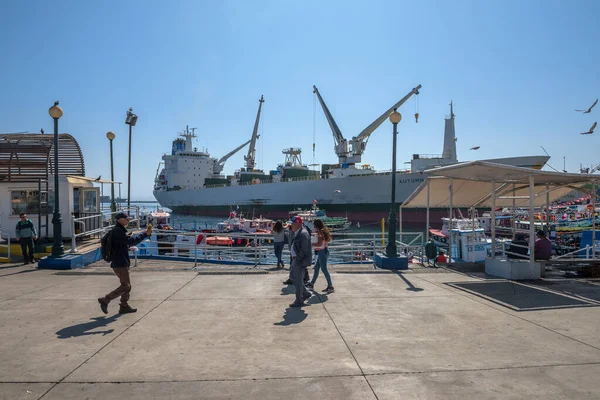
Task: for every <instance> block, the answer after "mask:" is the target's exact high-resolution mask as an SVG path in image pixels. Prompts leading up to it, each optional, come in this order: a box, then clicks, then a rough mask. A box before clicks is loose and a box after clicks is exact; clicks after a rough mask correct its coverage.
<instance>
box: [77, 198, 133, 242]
mask: <svg viewBox="0 0 600 400" xmlns="http://www.w3.org/2000/svg"><path fill="white" fill-rule="evenodd" d="M132 211H133V212H132ZM120 212H126V213H127V215H129V216H131V217H132V219H131V221H130V224H131V223H136V227H137V228H139V227H140V208H139V207H131V208H124V209H123V210H121V211H115V212H111V211H102V212H99V213H97V214H94V215H88V216H86V217H80V218H71V251H70V252H71V253H77V238H81V237H85V236H94V235H101V234H103V233H104V232H105V231H106V230H108V229H111V228H112V227H113V226H115V224H114V216H115V215H116V214H118V213H120ZM89 221H94V222H98V221H99V222H100V225H101V226H100V227H98V228H94V229H90V230H87V229H86V222H87V223H89ZM96 225H98V224H96ZM77 227H80V228H81V229H80V230H79V233H76V230H75V229H76V228H77Z"/></svg>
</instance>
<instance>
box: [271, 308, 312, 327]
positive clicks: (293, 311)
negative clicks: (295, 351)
mask: <svg viewBox="0 0 600 400" xmlns="http://www.w3.org/2000/svg"><path fill="white" fill-rule="evenodd" d="M306 317H308V314H307V313H305V312H304V310H303V309H302V308H300V307H298V308H296V307H288V308H286V309H285V312H284V313H283V321H280V322H275V323H274V324H273V325H278V326H289V325H293V324H299V323H300V322H302V321H304V320H305V319H306Z"/></svg>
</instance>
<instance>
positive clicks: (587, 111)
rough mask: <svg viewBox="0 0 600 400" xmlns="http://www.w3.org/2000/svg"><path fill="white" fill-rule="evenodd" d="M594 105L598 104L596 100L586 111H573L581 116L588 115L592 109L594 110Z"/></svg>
mask: <svg viewBox="0 0 600 400" xmlns="http://www.w3.org/2000/svg"><path fill="white" fill-rule="evenodd" d="M596 104H598V99H596V101H595V102H594V104H592V106H591V107H590V108H588V109H587V110H575V111H578V112H580V113H583V114H589V113H590V112H591V111H592V108H594V106H595V105H596Z"/></svg>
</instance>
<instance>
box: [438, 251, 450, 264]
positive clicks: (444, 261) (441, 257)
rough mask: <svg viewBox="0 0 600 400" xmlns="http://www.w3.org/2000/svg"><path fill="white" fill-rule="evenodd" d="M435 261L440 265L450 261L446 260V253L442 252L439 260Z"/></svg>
mask: <svg viewBox="0 0 600 400" xmlns="http://www.w3.org/2000/svg"><path fill="white" fill-rule="evenodd" d="M435 261H436V262H438V263H447V262H448V259H447V258H446V255H445V254H444V252H443V251H440V254H438V256H437V259H436V260H435Z"/></svg>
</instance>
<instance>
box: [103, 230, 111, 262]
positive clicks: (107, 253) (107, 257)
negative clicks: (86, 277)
mask: <svg viewBox="0 0 600 400" xmlns="http://www.w3.org/2000/svg"><path fill="white" fill-rule="evenodd" d="M100 252H101V253H102V259H103V260H104V261H106V262H111V261H112V229H111V230H109V231H108V232H106V233H105V234H104V236H102V239H101V240H100Z"/></svg>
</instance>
